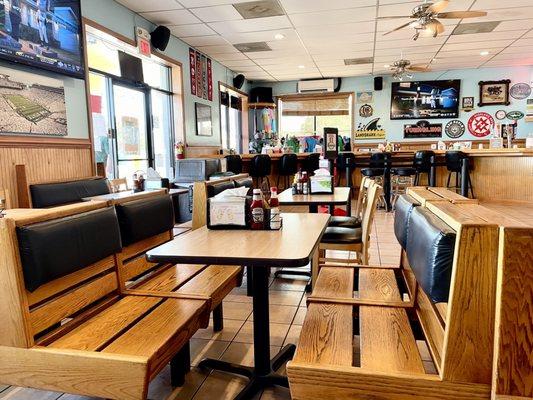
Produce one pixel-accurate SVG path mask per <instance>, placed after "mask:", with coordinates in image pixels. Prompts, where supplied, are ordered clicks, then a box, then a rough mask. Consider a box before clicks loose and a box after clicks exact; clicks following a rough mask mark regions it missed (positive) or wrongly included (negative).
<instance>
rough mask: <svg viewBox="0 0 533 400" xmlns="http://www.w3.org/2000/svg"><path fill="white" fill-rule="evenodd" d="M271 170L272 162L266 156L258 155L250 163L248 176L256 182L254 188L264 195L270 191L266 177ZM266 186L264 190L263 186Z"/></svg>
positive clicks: (268, 180)
mask: <svg viewBox="0 0 533 400" xmlns="http://www.w3.org/2000/svg"><path fill="white" fill-rule="evenodd" d="M271 170H272V161H271V160H270V156H269V155H268V154H258V155H256V156H254V157H253V158H252V160H251V162H250V176H251V177H252V178H253V179H254V180H255V181H256V184H255V185H254V187H255V188H258V189H261V190H262V191H263V192H264V193H268V192H269V191H270V179H268V176H269V175H270V172H271ZM265 184H266V188H265V186H264V185H265Z"/></svg>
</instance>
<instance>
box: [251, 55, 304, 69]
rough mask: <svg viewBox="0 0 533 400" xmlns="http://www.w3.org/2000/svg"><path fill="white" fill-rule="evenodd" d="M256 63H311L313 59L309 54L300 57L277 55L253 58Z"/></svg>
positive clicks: (265, 64) (266, 64)
mask: <svg viewBox="0 0 533 400" xmlns="http://www.w3.org/2000/svg"><path fill="white" fill-rule="evenodd" d="M255 62H256V64H258V65H260V66H262V67H266V66H268V65H278V64H293V65H299V64H302V63H303V64H306V63H308V64H312V63H313V59H312V58H311V57H310V56H300V57H278V58H264V59H259V60H255Z"/></svg>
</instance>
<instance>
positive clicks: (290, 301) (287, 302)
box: [269, 290, 302, 306]
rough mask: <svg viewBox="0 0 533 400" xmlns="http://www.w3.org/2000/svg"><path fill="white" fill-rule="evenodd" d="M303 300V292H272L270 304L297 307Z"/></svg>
mask: <svg viewBox="0 0 533 400" xmlns="http://www.w3.org/2000/svg"><path fill="white" fill-rule="evenodd" d="M301 299H302V292H290V291H286V292H279V291H275V290H274V291H271V292H270V295H269V302H270V304H277V305H280V306H297V305H298V304H299V303H300V300H301Z"/></svg>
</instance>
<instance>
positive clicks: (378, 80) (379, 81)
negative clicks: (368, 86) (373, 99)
mask: <svg viewBox="0 0 533 400" xmlns="http://www.w3.org/2000/svg"><path fill="white" fill-rule="evenodd" d="M374 90H383V77H382V76H376V77H375V78H374Z"/></svg>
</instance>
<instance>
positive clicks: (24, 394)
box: [0, 387, 61, 400]
mask: <svg viewBox="0 0 533 400" xmlns="http://www.w3.org/2000/svg"><path fill="white" fill-rule="evenodd" d="M59 396H61V393H56V392H45V391H43V390H36V389H26V388H17V387H11V388H9V389H6V390H5V391H4V392H2V393H1V394H0V399H6V400H56V399H57V398H59Z"/></svg>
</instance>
